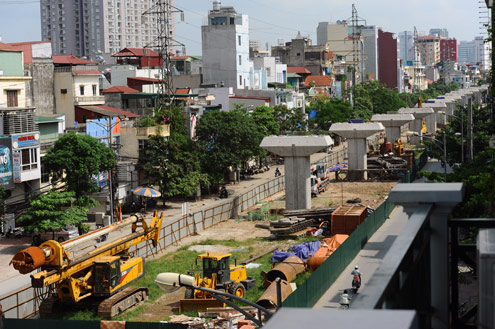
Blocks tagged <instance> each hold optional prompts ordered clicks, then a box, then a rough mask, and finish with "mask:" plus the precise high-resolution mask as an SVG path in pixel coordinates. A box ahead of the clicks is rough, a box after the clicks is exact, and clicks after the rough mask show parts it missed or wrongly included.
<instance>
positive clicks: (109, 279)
mask: <svg viewBox="0 0 495 329" xmlns="http://www.w3.org/2000/svg"><path fill="white" fill-rule="evenodd" d="M93 275H94V278H93V295H94V296H99V297H108V296H111V295H113V294H115V293H116V292H118V291H119V290H120V288H122V287H124V286H127V284H128V283H130V282H132V281H134V280H137V279H139V278H140V277H142V276H143V275H144V259H143V258H142V257H135V258H127V257H121V256H104V257H100V258H98V260H97V261H95V262H94V271H93Z"/></svg>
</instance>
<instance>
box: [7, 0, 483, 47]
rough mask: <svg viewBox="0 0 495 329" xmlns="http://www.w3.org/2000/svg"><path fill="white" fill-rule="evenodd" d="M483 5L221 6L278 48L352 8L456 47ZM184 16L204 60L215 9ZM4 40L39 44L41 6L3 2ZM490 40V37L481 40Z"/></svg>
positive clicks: (461, 1)
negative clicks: (205, 30)
mask: <svg viewBox="0 0 495 329" xmlns="http://www.w3.org/2000/svg"><path fill="white" fill-rule="evenodd" d="M480 1H481V2H484V1H482V0H408V1H404V0H354V1H348V0H223V1H222V5H223V6H234V8H235V9H236V11H237V12H238V13H243V14H248V15H249V26H250V29H251V30H250V39H256V40H260V41H261V42H262V44H263V48H264V45H265V44H266V42H268V43H269V44H270V45H276V44H277V40H278V39H284V40H286V41H289V40H290V39H291V38H293V37H295V35H296V34H297V32H298V31H301V33H302V35H304V36H308V35H309V36H310V37H311V38H312V39H313V43H316V27H317V25H318V22H327V21H328V22H335V21H337V20H344V19H348V18H350V17H351V15H352V3H354V4H355V5H356V9H357V10H358V15H359V16H360V17H361V18H363V19H365V20H366V23H367V24H368V25H377V26H379V27H381V28H382V29H383V30H384V31H388V32H394V33H398V32H401V31H405V30H408V31H412V30H413V29H414V26H416V28H417V29H418V31H419V32H423V33H428V31H429V29H430V28H446V29H447V30H448V31H449V36H450V37H454V38H456V39H457V40H458V41H463V40H466V41H468V40H472V39H474V37H475V36H477V35H481V33H480V32H483V31H482V30H480V27H481V26H482V23H480V22H482V21H487V18H479V17H480V16H486V15H487V14H483V13H482V14H480V11H486V8H483V9H480V8H479V7H480V6H482V4H480V3H479V2H480ZM176 5H177V7H178V8H180V9H182V10H183V11H184V13H185V21H184V22H180V20H178V23H177V39H178V41H180V42H181V43H183V44H185V45H186V52H187V54H189V55H200V54H201V25H202V24H203V22H204V20H205V19H206V17H207V15H208V10H210V9H211V8H212V1H211V0H176ZM0 22H1V25H0V36H1V37H2V41H3V42H20V41H36V40H40V38H41V30H40V12H39V1H30V0H0ZM483 36H485V37H486V34H485V35H483Z"/></svg>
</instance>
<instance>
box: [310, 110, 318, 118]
mask: <svg viewBox="0 0 495 329" xmlns="http://www.w3.org/2000/svg"><path fill="white" fill-rule="evenodd" d="M315 117H316V110H311V111H310V112H309V115H308V119H313V118H315Z"/></svg>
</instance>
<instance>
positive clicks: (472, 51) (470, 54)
mask: <svg viewBox="0 0 495 329" xmlns="http://www.w3.org/2000/svg"><path fill="white" fill-rule="evenodd" d="M457 48H458V49H457V51H458V54H459V55H458V61H459V63H476V44H475V43H474V41H461V42H460V43H459V45H458V47H457Z"/></svg>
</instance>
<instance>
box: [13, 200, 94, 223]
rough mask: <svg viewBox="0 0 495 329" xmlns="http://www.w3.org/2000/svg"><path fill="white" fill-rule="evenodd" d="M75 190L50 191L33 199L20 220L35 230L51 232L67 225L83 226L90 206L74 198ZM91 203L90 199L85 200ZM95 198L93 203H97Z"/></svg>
mask: <svg viewBox="0 0 495 329" xmlns="http://www.w3.org/2000/svg"><path fill="white" fill-rule="evenodd" d="M74 197H75V193H74V192H58V191H50V192H48V193H45V194H40V195H38V196H37V197H36V198H35V199H33V200H32V201H31V203H30V205H29V208H28V209H27V210H26V211H24V213H23V214H22V215H21V217H19V219H18V222H19V223H20V224H21V225H22V226H23V227H24V228H26V229H27V230H29V231H33V232H51V231H56V230H60V229H63V228H64V227H66V226H67V225H74V226H77V227H81V224H82V222H83V221H85V220H87V216H86V213H87V212H88V208H86V207H84V206H81V205H80V204H78V203H77V201H75V199H74ZM85 202H86V204H89V199H86V200H85ZM96 203H97V202H96V200H94V199H93V201H92V202H91V205H92V206H94V205H96Z"/></svg>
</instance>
